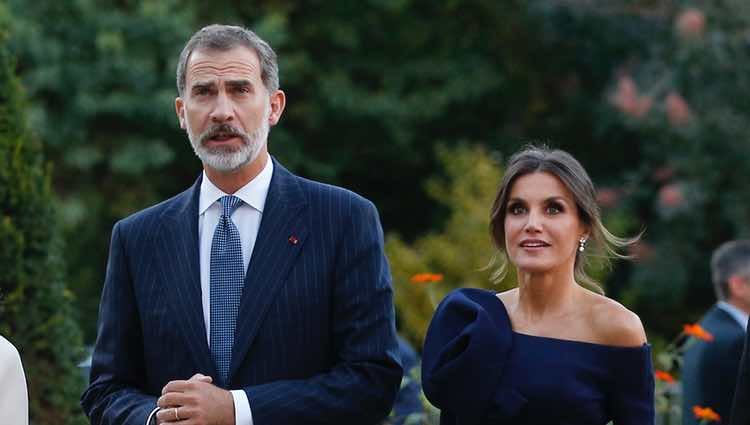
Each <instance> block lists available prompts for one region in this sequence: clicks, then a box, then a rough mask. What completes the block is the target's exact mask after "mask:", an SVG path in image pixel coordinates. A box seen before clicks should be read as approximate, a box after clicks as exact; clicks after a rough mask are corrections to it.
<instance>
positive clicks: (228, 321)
mask: <svg viewBox="0 0 750 425" xmlns="http://www.w3.org/2000/svg"><path fill="white" fill-rule="evenodd" d="M219 202H221V207H222V213H221V217H219V224H218V225H216V231H215V232H214V238H213V241H212V242H211V281H210V285H211V358H212V359H213V361H214V363H215V364H216V370H217V371H218V373H219V379H218V381H219V382H218V384H219V385H220V386H225V385H227V384H228V382H227V379H228V375H229V365H230V363H231V361H232V345H233V344H234V329H235V327H236V322H237V312H238V311H239V308H240V298H241V297H242V286H243V282H244V280H245V270H244V268H243V265H242V264H243V263H242V243H241V242H240V232H239V231H238V230H237V226H235V225H234V223H233V222H232V219H231V217H232V213H233V212H234V211H235V210H236V209H237V207H239V206H240V205H241V204H242V200H241V199H240V198H238V197H236V196H231V195H230V196H223V197H222V198H221V199H219Z"/></svg>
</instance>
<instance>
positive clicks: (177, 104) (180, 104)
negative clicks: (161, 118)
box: [174, 97, 187, 130]
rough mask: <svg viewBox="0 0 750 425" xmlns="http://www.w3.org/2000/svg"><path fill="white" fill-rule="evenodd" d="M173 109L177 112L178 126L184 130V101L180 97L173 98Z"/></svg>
mask: <svg viewBox="0 0 750 425" xmlns="http://www.w3.org/2000/svg"><path fill="white" fill-rule="evenodd" d="M174 110H175V112H176V113H177V119H178V120H180V128H181V129H183V130H185V128H187V126H186V125H185V101H184V100H182V98H181V97H178V98H176V99H175V100H174Z"/></svg>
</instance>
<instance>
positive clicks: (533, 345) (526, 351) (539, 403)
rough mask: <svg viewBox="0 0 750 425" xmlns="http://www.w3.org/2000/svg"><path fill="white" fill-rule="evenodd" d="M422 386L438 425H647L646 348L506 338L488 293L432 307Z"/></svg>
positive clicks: (462, 292)
mask: <svg viewBox="0 0 750 425" xmlns="http://www.w3.org/2000/svg"><path fill="white" fill-rule="evenodd" d="M422 385H423V388H424V392H425V395H426V396H427V398H428V399H429V400H430V402H431V403H432V404H434V405H435V406H436V407H438V408H439V409H441V416H440V423H441V425H480V424H482V425H490V424H491V425H506V424H508V425H510V424H513V425H604V424H606V423H608V422H609V421H613V422H614V424H615V425H652V424H653V423H654V379H653V370H652V365H651V352H650V348H649V346H648V345H646V344H644V345H643V346H641V347H615V346H609V345H601V344H594V343H588V342H579V341H569V340H562V339H555V338H547V337H539V336H531V335H524V334H520V333H516V332H513V329H512V328H511V322H510V318H509V317H508V313H507V311H506V310H505V306H504V305H503V303H502V301H500V300H499V299H498V298H497V297H496V296H495V294H494V293H492V292H490V291H485V290H482V289H467V288H464V289H459V290H456V291H453V292H452V293H451V294H449V295H448V296H447V297H446V298H445V300H443V302H442V303H441V304H440V306H438V308H437V311H436V312H435V316H434V317H433V319H432V322H431V323H430V327H429V329H428V331H427V336H426V339H425V344H424V353H423V358H422Z"/></svg>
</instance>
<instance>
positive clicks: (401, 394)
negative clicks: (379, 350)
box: [385, 335, 424, 425]
mask: <svg viewBox="0 0 750 425" xmlns="http://www.w3.org/2000/svg"><path fill="white" fill-rule="evenodd" d="M397 338H398V351H399V354H400V355H401V366H402V367H403V368H404V377H403V378H402V380H401V388H400V389H399V390H398V394H396V401H395V402H394V403H393V416H392V417H389V418H388V420H386V422H385V424H386V425H408V424H410V423H422V418H424V407H423V406H422V385H421V383H420V382H419V371H418V370H417V368H418V367H419V356H418V355H417V352H416V351H415V350H414V348H413V347H412V346H411V344H409V341H407V340H405V339H404V338H403V337H402V336H401V335H397Z"/></svg>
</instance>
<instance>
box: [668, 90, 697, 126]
mask: <svg viewBox="0 0 750 425" xmlns="http://www.w3.org/2000/svg"><path fill="white" fill-rule="evenodd" d="M664 107H665V109H666V111H667V119H669V123H670V124H672V126H673V127H682V126H684V125H685V124H687V123H689V122H690V120H691V118H692V116H693V113H692V112H691V111H690V106H689V105H688V103H687V102H686V101H685V98H683V97H682V96H680V94H679V93H677V92H674V91H673V92H671V93H669V95H668V96H667V98H666V99H665V100H664Z"/></svg>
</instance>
